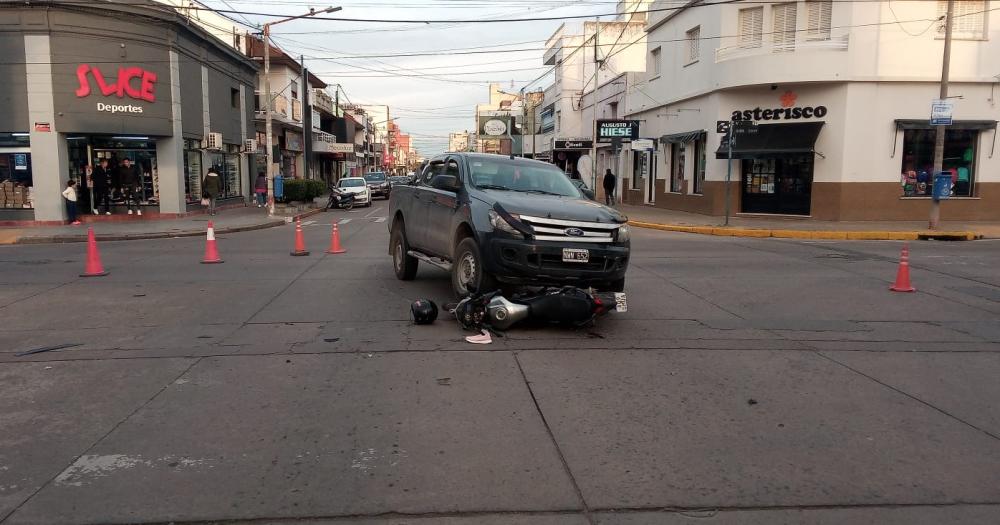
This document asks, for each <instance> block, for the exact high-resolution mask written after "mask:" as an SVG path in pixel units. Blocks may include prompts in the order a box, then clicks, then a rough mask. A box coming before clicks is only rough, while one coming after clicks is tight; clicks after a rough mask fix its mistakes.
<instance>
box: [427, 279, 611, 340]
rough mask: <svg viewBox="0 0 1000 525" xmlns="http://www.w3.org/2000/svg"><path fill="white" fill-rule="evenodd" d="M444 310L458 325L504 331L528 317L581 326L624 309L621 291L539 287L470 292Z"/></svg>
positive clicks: (534, 319) (545, 321)
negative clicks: (507, 291) (512, 291)
mask: <svg viewBox="0 0 1000 525" xmlns="http://www.w3.org/2000/svg"><path fill="white" fill-rule="evenodd" d="M445 310H446V311H448V312H451V313H453V314H454V315H455V318H456V319H458V323H459V324H460V325H462V328H464V329H466V330H471V331H476V332H478V331H481V330H483V329H484V328H489V329H493V330H501V331H502V330H506V329H508V328H510V327H511V326H513V325H514V324H516V323H518V322H521V321H525V320H528V319H530V320H532V321H537V322H541V323H550V324H562V325H572V326H584V325H587V324H590V323H593V322H594V321H595V320H596V319H597V318H598V317H600V316H602V315H604V314H606V313H608V312H625V311H627V310H628V303H627V300H626V298H625V294H624V293H597V292H594V291H593V290H592V289H588V290H584V289H582V288H577V287H575V286H563V287H561V288H553V287H547V288H541V289H539V290H536V291H532V292H523V293H518V294H514V295H511V297H510V299H508V298H506V297H504V296H503V295H502V294H501V292H500V291H494V292H489V293H484V294H479V293H474V294H472V295H470V296H468V297H466V298H465V299H463V300H462V301H460V302H458V303H456V304H453V305H446V306H445Z"/></svg>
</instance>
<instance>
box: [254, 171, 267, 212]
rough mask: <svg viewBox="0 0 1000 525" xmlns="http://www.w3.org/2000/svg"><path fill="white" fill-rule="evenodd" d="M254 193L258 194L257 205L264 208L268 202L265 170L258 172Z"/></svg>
mask: <svg viewBox="0 0 1000 525" xmlns="http://www.w3.org/2000/svg"><path fill="white" fill-rule="evenodd" d="M253 187H254V193H255V194H256V195H257V207H258V208H263V207H264V205H265V204H267V177H266V176H264V172H263V171H262V172H260V173H258V174H257V181H256V182H254V185H253Z"/></svg>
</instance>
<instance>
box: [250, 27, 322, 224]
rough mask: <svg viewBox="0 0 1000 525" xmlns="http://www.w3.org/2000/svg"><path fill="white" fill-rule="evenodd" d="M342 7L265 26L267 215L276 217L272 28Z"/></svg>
mask: <svg viewBox="0 0 1000 525" xmlns="http://www.w3.org/2000/svg"><path fill="white" fill-rule="evenodd" d="M340 9H341V8H340V7H328V8H326V9H324V10H322V11H316V10H315V9H310V10H309V12H308V13H306V14H304V15H299V16H290V17H288V18H283V19H281V20H277V21H274V22H268V23H266V24H264V134H265V137H266V138H265V139H264V140H266V141H267V146H266V147H265V148H264V158H265V159H266V160H265V163H266V165H267V195H268V197H267V214H268V215H274V167H275V166H274V150H273V142H274V137H273V136H272V135H273V134H272V132H271V104H272V103H273V102H274V101H273V100H272V99H271V26H274V25H278V24H281V23H284V22H288V21H290V20H298V19H300V18H308V17H310V16H315V15H318V14H323V13H333V12H336V11H340Z"/></svg>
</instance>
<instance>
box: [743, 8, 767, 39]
mask: <svg viewBox="0 0 1000 525" xmlns="http://www.w3.org/2000/svg"><path fill="white" fill-rule="evenodd" d="M739 24H740V27H739V30H738V34H737V36H736V39H737V41H738V42H739V46H740V47H745V48H746V47H760V45H761V40H762V39H763V38H764V8H763V7H750V8H747V9H740V16H739Z"/></svg>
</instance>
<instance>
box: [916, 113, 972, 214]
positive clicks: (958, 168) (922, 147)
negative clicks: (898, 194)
mask: <svg viewBox="0 0 1000 525" xmlns="http://www.w3.org/2000/svg"><path fill="white" fill-rule="evenodd" d="M936 135H937V130H935V129H934V128H927V129H907V130H904V131H903V169H902V175H901V179H900V185H901V186H902V191H903V196H905V197H923V196H929V195H931V193H932V190H933V186H934V177H933V173H934V139H935V137H936ZM978 145H979V131H978V130H974V129H961V128H960V127H959V128H952V127H949V128H948V129H947V130H946V131H945V134H944V165H943V166H942V169H943V170H944V171H948V172H951V185H952V186H951V190H952V193H951V194H952V195H953V196H955V197H972V196H973V190H974V188H973V185H974V184H975V180H976V150H977V149H978Z"/></svg>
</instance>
